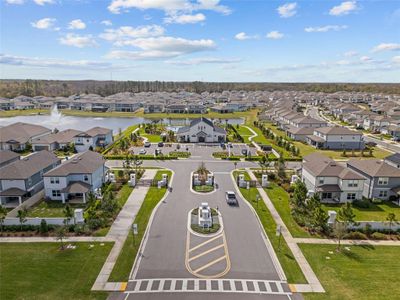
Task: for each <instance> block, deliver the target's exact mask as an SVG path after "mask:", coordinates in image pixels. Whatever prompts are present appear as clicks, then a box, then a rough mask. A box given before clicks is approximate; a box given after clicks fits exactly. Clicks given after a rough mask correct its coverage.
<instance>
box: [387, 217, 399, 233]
mask: <svg viewBox="0 0 400 300" xmlns="http://www.w3.org/2000/svg"><path fill="white" fill-rule="evenodd" d="M386 221H387V223H388V224H389V236H390V237H392V226H393V225H394V224H398V223H399V222H398V221H397V220H396V215H395V214H394V213H389V214H388V215H387V217H386Z"/></svg>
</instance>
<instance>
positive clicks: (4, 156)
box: [0, 150, 19, 168]
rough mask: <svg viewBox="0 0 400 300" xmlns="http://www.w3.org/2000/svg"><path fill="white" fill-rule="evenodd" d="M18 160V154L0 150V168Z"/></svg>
mask: <svg viewBox="0 0 400 300" xmlns="http://www.w3.org/2000/svg"><path fill="white" fill-rule="evenodd" d="M17 160H19V154H18V153H15V152H14V151H11V150H0V168H1V167H4V166H6V165H8V164H10V163H12V162H14V161H17Z"/></svg>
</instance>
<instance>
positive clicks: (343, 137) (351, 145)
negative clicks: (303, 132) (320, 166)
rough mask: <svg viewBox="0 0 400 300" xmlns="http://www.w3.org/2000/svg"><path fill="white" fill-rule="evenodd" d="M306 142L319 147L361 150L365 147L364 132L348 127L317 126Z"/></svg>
mask: <svg viewBox="0 0 400 300" xmlns="http://www.w3.org/2000/svg"><path fill="white" fill-rule="evenodd" d="M306 142H307V143H308V144H310V145H311V146H313V147H315V148H317V149H332V150H343V149H346V150H360V149H364V148H365V143H364V139H363V134H362V133H360V132H357V131H354V130H350V129H348V128H346V127H339V126H334V127H320V128H315V129H314V132H313V134H312V135H308V136H307V137H306Z"/></svg>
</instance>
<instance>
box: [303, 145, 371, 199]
mask: <svg viewBox="0 0 400 300" xmlns="http://www.w3.org/2000/svg"><path fill="white" fill-rule="evenodd" d="M301 178H302V181H303V182H304V183H305V185H306V187H307V189H308V191H309V193H310V194H314V193H318V194H319V195H320V199H321V202H349V201H353V200H359V199H362V193H363V186H364V181H365V179H364V178H363V177H362V176H360V175H359V174H357V173H355V172H352V171H351V170H349V169H347V168H345V167H344V166H342V165H340V164H339V163H338V162H336V161H334V160H332V159H330V158H328V157H326V156H324V155H322V154H319V153H313V154H310V155H307V156H305V157H304V160H303V163H302V172H301Z"/></svg>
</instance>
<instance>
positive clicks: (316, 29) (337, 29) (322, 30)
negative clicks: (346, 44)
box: [304, 25, 348, 32]
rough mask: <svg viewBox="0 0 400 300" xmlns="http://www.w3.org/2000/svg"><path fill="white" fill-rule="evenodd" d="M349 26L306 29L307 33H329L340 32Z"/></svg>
mask: <svg viewBox="0 0 400 300" xmlns="http://www.w3.org/2000/svg"><path fill="white" fill-rule="evenodd" d="M347 28H348V27H347V25H326V26H320V27H306V28H304V31H305V32H328V31H339V30H343V29H347Z"/></svg>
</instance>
